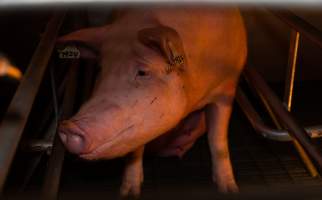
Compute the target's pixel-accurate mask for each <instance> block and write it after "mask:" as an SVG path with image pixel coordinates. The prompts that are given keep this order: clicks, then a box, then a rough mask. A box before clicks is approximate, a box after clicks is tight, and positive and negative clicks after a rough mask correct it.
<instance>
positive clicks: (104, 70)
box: [58, 5, 247, 196]
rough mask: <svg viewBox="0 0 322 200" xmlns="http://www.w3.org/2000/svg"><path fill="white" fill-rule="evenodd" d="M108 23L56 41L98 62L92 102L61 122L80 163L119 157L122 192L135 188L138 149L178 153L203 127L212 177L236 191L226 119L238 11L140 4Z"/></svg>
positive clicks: (240, 61)
mask: <svg viewBox="0 0 322 200" xmlns="http://www.w3.org/2000/svg"><path fill="white" fill-rule="evenodd" d="M113 16H114V17H113V22H112V23H110V24H106V25H103V26H98V27H90V28H84V29H81V30H78V31H75V32H72V33H70V34H67V35H64V36H62V37H61V38H59V40H58V43H61V44H70V43H73V44H75V45H77V46H78V49H79V50H80V56H81V57H82V58H88V59H96V60H97V63H98V65H99V66H100V68H101V71H100V73H99V74H98V76H97V80H96V83H95V87H94V89H93V92H92V95H91V98H90V99H89V100H88V101H87V102H85V103H84V104H83V105H82V106H81V108H80V109H79V111H78V112H77V113H76V114H75V115H74V116H73V117H71V118H70V119H68V120H66V121H63V122H61V123H60V126H59V135H60V138H61V140H62V142H63V143H64V145H65V147H66V148H67V150H68V151H70V152H71V153H74V154H77V155H79V156H80V157H81V158H83V159H87V160H96V159H113V158H116V157H121V156H125V155H126V156H127V162H126V166H125V170H124V176H123V180H122V185H121V189H120V192H121V195H124V196H127V195H134V196H137V195H139V194H140V188H141V184H142V182H143V168H142V165H143V163H142V162H143V161H142V160H143V154H144V151H145V146H147V148H146V149H150V150H151V151H152V152H155V153H157V154H159V155H163V156H173V155H178V156H182V155H183V154H184V153H185V152H186V151H188V150H189V149H190V148H191V147H192V146H193V144H194V142H195V141H196V140H197V138H199V137H200V136H201V135H202V134H204V132H205V131H207V139H208V144H209V148H210V152H211V161H212V172H213V173H212V174H213V175H212V179H213V181H214V182H215V183H216V184H217V188H218V189H219V191H221V192H237V191H238V186H237V184H236V181H235V178H234V174H233V170H232V165H231V161H230V156H229V149H228V141H227V140H228V139H227V132H228V124H229V119H230V115H231V112H232V103H233V100H234V95H235V90H236V86H237V84H238V80H239V76H240V73H241V71H242V69H243V67H244V65H245V62H246V57H247V38H246V31H245V26H244V23H243V20H242V17H241V14H240V11H239V9H238V8H237V7H223V6H217V7H214V6H207V7H206V6H176V5H172V6H155V5H154V6H146V7H141V8H135V7H131V8H122V9H117V10H116V11H115V12H114V15H113Z"/></svg>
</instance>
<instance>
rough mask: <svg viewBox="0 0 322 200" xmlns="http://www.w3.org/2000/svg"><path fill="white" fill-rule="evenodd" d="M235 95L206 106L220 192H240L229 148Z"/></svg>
mask: <svg viewBox="0 0 322 200" xmlns="http://www.w3.org/2000/svg"><path fill="white" fill-rule="evenodd" d="M232 100H233V97H231V98H227V97H223V98H221V99H219V100H218V101H216V102H215V103H211V104H209V105H207V107H206V122H207V129H208V142H209V147H210V152H211V156H212V173H213V175H212V179H213V181H214V182H216V183H217V186H218V190H219V191H220V192H238V186H237V185H236V182H235V178H234V174H233V170H232V166H231V162H230V156H229V149H228V136H227V133H228V124H229V119H230V114H231V110H232Z"/></svg>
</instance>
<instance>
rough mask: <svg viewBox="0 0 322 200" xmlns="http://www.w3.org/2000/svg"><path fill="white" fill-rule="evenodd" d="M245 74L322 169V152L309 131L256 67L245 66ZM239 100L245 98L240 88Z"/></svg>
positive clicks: (252, 85) (284, 125) (283, 124)
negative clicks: (312, 140)
mask: <svg viewBox="0 0 322 200" xmlns="http://www.w3.org/2000/svg"><path fill="white" fill-rule="evenodd" d="M244 76H245V77H246V80H247V81H248V82H249V85H250V86H251V87H253V89H254V90H255V91H256V93H257V94H258V95H259V96H261V97H262V100H264V101H266V102H265V103H266V104H267V105H268V106H269V107H270V108H271V109H272V112H273V113H274V114H275V116H277V119H278V120H279V122H280V123H281V124H282V126H283V128H285V129H286V130H288V133H289V134H290V135H291V136H292V137H294V138H296V139H297V141H298V142H299V143H300V145H301V146H302V147H303V148H304V150H305V152H307V153H308V154H309V155H310V157H311V158H312V159H314V161H315V162H316V163H317V164H318V165H319V166H320V168H321V169H322V155H321V153H320V152H319V151H318V150H317V149H316V148H315V146H314V145H313V143H312V142H311V140H310V137H309V136H308V133H307V132H306V131H305V130H304V128H302V127H301V126H299V125H298V123H297V122H296V120H295V119H294V118H293V117H292V115H291V114H290V113H289V112H288V110H287V109H286V108H285V106H284V105H283V103H282V102H281V101H280V99H279V98H278V97H277V96H276V94H275V93H274V92H273V91H272V90H271V89H270V88H269V86H268V85H267V84H266V83H265V81H264V79H263V78H262V77H261V76H260V75H259V74H258V72H256V71H255V70H254V69H252V68H250V67H246V68H245V70H244ZM237 100H238V101H239V103H240V100H242V101H243V100H245V98H243V95H242V93H241V92H240V90H239V92H237ZM242 103H243V102H242ZM253 114H254V113H253ZM246 116H247V115H246ZM249 116H250V115H249V113H248V117H249ZM253 122H254V121H253Z"/></svg>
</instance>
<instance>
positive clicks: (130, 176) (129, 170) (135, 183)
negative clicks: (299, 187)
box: [120, 146, 144, 197]
mask: <svg viewBox="0 0 322 200" xmlns="http://www.w3.org/2000/svg"><path fill="white" fill-rule="evenodd" d="M143 153H144V146H142V147H140V148H138V149H137V150H136V151H134V152H132V153H131V155H128V158H127V159H128V160H127V162H126V166H125V170H124V174H123V180H122V185H121V189H120V192H121V196H123V197H125V196H130V195H131V196H135V197H138V196H139V195H140V192H141V184H142V182H143Z"/></svg>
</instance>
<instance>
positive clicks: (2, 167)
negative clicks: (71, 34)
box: [0, 12, 64, 194]
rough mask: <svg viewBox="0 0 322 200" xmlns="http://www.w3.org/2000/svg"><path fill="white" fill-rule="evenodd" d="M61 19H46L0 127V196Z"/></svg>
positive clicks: (61, 15) (59, 15) (55, 16)
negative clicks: (43, 30)
mask: <svg viewBox="0 0 322 200" xmlns="http://www.w3.org/2000/svg"><path fill="white" fill-rule="evenodd" d="M63 19H64V12H57V13H55V14H54V16H53V17H52V18H51V19H50V21H49V23H48V25H47V27H46V30H45V33H44V35H43V37H42V38H41V41H40V42H39V45H38V47H37V49H36V51H35V53H34V55H33V57H32V59H31V62H30V64H29V66H28V69H27V71H26V73H25V75H24V77H23V79H22V81H21V83H20V85H19V87H18V88H17V91H16V93H15V95H14V97H13V99H12V101H11V104H10V105H9V108H8V111H7V113H6V115H5V116H4V119H3V121H2V123H1V125H0V194H1V193H2V191H3V187H4V183H5V180H6V177H7V174H8V172H9V168H10V165H11V162H12V160H13V157H14V155H15V152H16V149H17V146H18V143H19V141H20V138H21V135H22V133H23V130H24V127H25V125H26V122H27V119H28V116H29V113H30V111H31V108H32V104H33V102H34V99H35V96H36V93H37V91H38V89H39V85H40V83H41V80H42V77H43V75H44V72H45V69H46V66H47V64H48V61H49V58H50V56H51V53H52V51H53V48H54V45H55V39H56V36H57V34H58V31H59V28H60V26H61V24H62V22H63Z"/></svg>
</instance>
